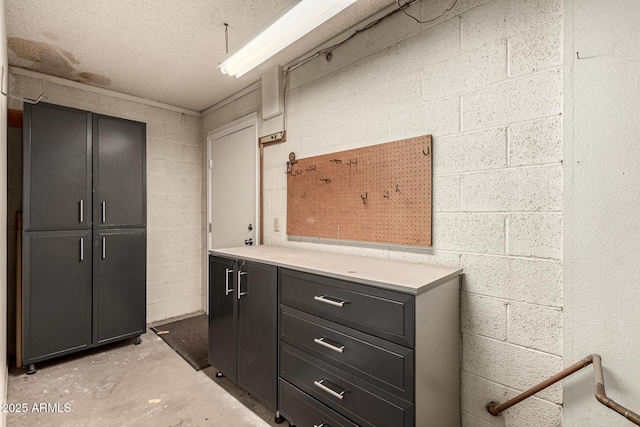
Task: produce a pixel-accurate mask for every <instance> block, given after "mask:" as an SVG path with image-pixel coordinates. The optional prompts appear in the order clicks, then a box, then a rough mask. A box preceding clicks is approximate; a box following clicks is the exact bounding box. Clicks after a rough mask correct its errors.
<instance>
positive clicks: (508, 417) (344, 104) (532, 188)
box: [203, 0, 563, 427]
mask: <svg viewBox="0 0 640 427" xmlns="http://www.w3.org/2000/svg"><path fill="white" fill-rule="evenodd" d="M450 5H451V1H450V0H438V1H428V2H418V3H415V4H413V5H411V6H410V8H409V10H408V11H409V12H410V13H412V14H414V15H416V16H418V17H419V18H422V19H423V20H427V19H432V18H435V17H437V16H438V15H440V13H442V11H444V10H445V9H446V8H447V7H449V6H450ZM562 13H563V7H562V1H561V0H540V1H536V2H531V1H526V0H489V1H487V0H465V1H458V2H457V4H456V5H455V7H454V9H453V10H452V11H451V12H449V13H447V14H446V15H445V16H443V17H441V18H439V19H437V20H436V21H434V22H431V23H428V24H422V25H421V24H417V23H416V22H414V21H413V20H411V19H410V18H407V17H406V16H404V15H402V14H401V13H396V14H395V15H393V16H391V17H389V18H386V19H385V20H384V21H382V22H381V23H380V24H378V25H377V26H375V27H373V28H372V29H370V30H368V31H366V32H364V33H361V34H360V35H358V36H356V37H354V38H352V39H351V40H350V41H348V42H347V43H345V44H344V45H343V46H341V47H340V48H338V49H336V50H335V51H334V52H333V58H332V60H331V61H330V62H327V61H326V60H325V58H324V57H319V58H316V59H314V60H312V61H310V62H308V63H306V64H304V65H302V66H300V67H299V68H296V69H294V70H293V71H291V72H290V74H289V76H288V79H289V80H288V85H287V95H286V100H287V102H286V110H287V112H286V114H287V117H286V129H287V132H288V141H287V142H286V143H283V144H278V145H273V146H270V147H267V148H265V152H264V159H265V170H264V193H263V197H264V201H265V221H264V224H265V227H264V231H265V236H266V242H265V243H267V244H272V245H282V246H295V247H303V248H310V249H316V250H324V251H332V252H340V253H351V254H357V255H365V256H370V257H379V258H390V259H396V260H403V261H409V262H422V263H435V264H443V265H451V266H460V267H463V268H464V272H465V276H464V280H463V286H462V295H461V297H462V298H461V337H462V341H461V342H462V351H461V360H462V371H463V372H462V385H461V390H462V414H461V417H462V421H463V425H464V426H517V427H522V426H541V425H544V426H560V425H562V407H561V404H562V390H561V388H560V386H559V385H556V386H555V387H552V388H550V389H548V390H546V391H545V392H542V393H540V394H539V395H537V396H536V397H533V398H531V399H529V400H528V401H526V402H523V403H521V404H520V405H519V406H518V407H515V408H513V409H511V410H509V411H508V412H507V413H505V414H504V415H503V416H502V417H500V418H494V417H492V416H491V415H489V414H488V413H487V412H486V410H485V409H484V407H485V405H486V403H488V402H489V401H491V400H495V401H498V402H504V401H505V400H507V399H508V398H510V397H513V396H514V395H516V394H517V393H518V391H521V390H524V389H526V388H528V387H530V386H533V385H535V384H536V383H538V382H539V381H541V380H543V379H545V378H546V377H548V376H550V375H552V374H554V373H556V372H558V371H560V370H561V369H562V367H563V360H562V305H563V304H562V259H561V258H562V207H563V188H562V182H563V169H562V148H563V147H562V116H561V113H562V105H563V94H562V84H563V73H562V55H563V52H562V42H563V40H562V39H563V33H562V31H563V30H562V29H563V22H562V18H563V16H562ZM253 93H254V95H249V96H245V97H243V99H242V100H241V101H239V102H237V105H236V103H231V104H228V105H226V106H224V107H223V108H221V109H220V110H219V111H215V112H213V113H211V115H210V117H205V118H204V119H203V122H204V123H211V124H213V123H218V124H221V123H223V122H225V121H229V120H231V119H232V118H236V117H240V116H242V115H243V114H246V112H248V111H255V110H257V109H259V102H260V99H259V91H256V92H253ZM212 128H213V127H212V126H209V127H207V126H205V131H206V130H207V129H208V130H210V129H212ZM266 128H267V126H266V124H264V123H263V124H262V131H261V132H260V134H261V135H264V134H267V133H269V132H268V131H267V129H266ZM276 130H277V129H276ZM423 134H432V135H433V162H434V163H433V248H432V249H431V250H416V249H410V248H402V247H393V246H389V247H384V246H382V247H381V246H367V245H366V244H365V245H359V244H339V243H335V242H324V241H320V240H318V241H316V240H311V239H305V240H303V241H299V240H295V239H288V237H287V236H286V217H287V212H286V180H285V176H284V173H283V172H284V168H285V162H286V161H287V158H288V154H289V152H291V151H293V152H295V153H296V155H297V157H299V158H304V157H309V156H315V155H320V154H325V153H330V152H335V151H340V150H346V149H351V148H357V147H362V146H368V145H373V144H379V143H384V142H388V141H394V140H398V139H402V138H407V137H412V136H417V135H423ZM275 218H278V219H279V221H280V232H275V231H274V229H273V220H274V219H275Z"/></svg>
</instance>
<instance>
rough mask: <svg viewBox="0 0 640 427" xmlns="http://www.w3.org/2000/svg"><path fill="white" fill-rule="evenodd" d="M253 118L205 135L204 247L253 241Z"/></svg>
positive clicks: (255, 147)
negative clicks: (206, 201)
mask: <svg viewBox="0 0 640 427" xmlns="http://www.w3.org/2000/svg"><path fill="white" fill-rule="evenodd" d="M256 128H257V119H256V116H255V115H252V116H251V117H249V118H248V119H247V118H245V119H241V120H239V121H237V122H234V123H232V124H231V125H229V126H226V127H225V128H224V129H222V130H219V131H213V132H212V133H211V134H210V135H209V137H208V138H207V145H208V150H207V152H208V156H209V158H208V171H209V174H208V175H209V176H208V184H209V185H208V187H209V190H208V197H207V200H208V212H209V214H208V217H209V232H208V238H207V242H208V245H207V246H208V248H209V249H215V248H228V247H234V246H242V245H245V244H247V243H252V244H254V245H255V244H257V242H256V236H257V235H258V234H257V225H258V224H257V222H256V218H258V212H257V206H258V199H257V197H258V191H257V188H258V185H257V179H256V176H257V173H256V170H257V167H256V165H257V155H258V141H257V132H256Z"/></svg>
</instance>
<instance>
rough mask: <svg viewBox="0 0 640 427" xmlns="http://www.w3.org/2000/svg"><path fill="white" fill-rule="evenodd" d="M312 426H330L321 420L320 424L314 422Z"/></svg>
mask: <svg viewBox="0 0 640 427" xmlns="http://www.w3.org/2000/svg"><path fill="white" fill-rule="evenodd" d="M313 427H331V426H330V425H329V424H327V423H325V422H324V421H323V422H322V424H314V425H313Z"/></svg>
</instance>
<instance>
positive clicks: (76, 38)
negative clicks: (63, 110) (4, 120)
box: [5, 0, 394, 111]
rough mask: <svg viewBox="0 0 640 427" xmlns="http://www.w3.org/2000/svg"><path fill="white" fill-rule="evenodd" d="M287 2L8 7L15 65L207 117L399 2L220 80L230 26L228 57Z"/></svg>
mask: <svg viewBox="0 0 640 427" xmlns="http://www.w3.org/2000/svg"><path fill="white" fill-rule="evenodd" d="M289 1H290V0H268V1H267V0H180V1H176V0H135V1H122V0H100V1H86V0H63V1H62V0H60V1H50V0H49V1H43V0H6V1H5V9H6V10H5V14H6V23H7V40H8V47H9V64H10V65H13V66H15V67H20V68H26V69H29V70H33V71H38V72H41V73H44V74H50V75H54V76H57V77H63V78H66V79H71V80H75V81H79V82H83V83H87V84H90V85H95V86H99V87H103V88H107V89H111V90H115V91H118V92H123V93H126V94H130V95H135V96H139V97H142V98H147V99H150V100H153V101H158V102H163V103H166V104H170V105H173V106H176V107H182V108H186V109H190V110H194V111H202V110H205V109H206V108H208V107H210V106H211V105H213V104H215V103H217V102H219V101H221V100H223V99H225V98H226V97H228V96H230V95H232V94H234V93H236V92H238V91H239V90H241V89H243V88H245V87H247V86H248V85H250V84H252V83H253V82H255V81H257V80H259V79H260V75H261V74H262V73H263V72H264V71H265V70H267V69H268V68H270V67H271V66H273V65H276V64H279V65H284V64H287V63H289V62H291V61H293V60H294V59H296V58H298V57H299V56H301V55H303V54H305V53H307V52H308V51H310V50H312V49H313V48H315V47H316V46H318V45H320V44H322V43H324V42H325V41H327V40H329V39H330V38H332V37H333V36H335V35H337V34H339V33H341V32H342V31H344V30H346V29H348V28H350V27H352V26H353V25H355V24H357V23H358V22H360V21H362V20H364V19H366V18H367V17H369V16H371V15H373V14H374V13H376V12H378V11H379V10H381V9H383V8H384V7H386V6H388V5H390V4H392V3H394V0H360V1H357V2H356V3H354V4H353V5H351V6H350V7H348V8H347V9H345V10H344V11H343V12H342V13H341V14H339V15H337V16H335V17H334V18H332V19H331V20H329V21H328V22H327V23H325V24H324V25H322V26H320V27H319V28H317V29H316V30H314V31H312V32H311V33H309V34H307V35H306V36H305V37H303V38H302V39H300V40H299V41H297V42H295V43H294V44H292V45H291V46H289V47H288V48H286V49H285V50H284V51H282V52H280V53H279V54H277V55H276V56H274V57H273V58H271V59H270V60H268V61H267V62H265V63H263V64H262V65H261V66H259V67H257V68H256V69H254V70H253V71H251V72H249V73H247V74H246V75H244V76H242V77H241V78H239V79H236V78H235V77H230V76H226V75H223V74H222V73H221V72H220V70H218V69H217V66H218V64H219V62H220V60H221V59H222V58H223V57H224V56H225V54H226V53H225V35H224V25H223V23H225V22H226V23H228V24H229V49H230V50H231V49H233V48H234V47H235V46H236V45H237V44H239V43H241V42H242V41H243V40H244V39H245V38H247V37H249V36H250V35H251V34H252V33H253V32H254V31H256V30H257V29H258V28H259V27H260V26H262V25H263V24H264V23H265V22H266V21H268V20H269V19H270V18H271V17H272V16H273V15H275V14H276V13H278V11H279V10H280V9H282V8H283V7H284V6H286V5H287V4H288V2H289ZM318 1H321V0H318Z"/></svg>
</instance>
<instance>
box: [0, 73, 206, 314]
mask: <svg viewBox="0 0 640 427" xmlns="http://www.w3.org/2000/svg"><path fill="white" fill-rule="evenodd" d="M9 88H10V91H11V92H12V93H13V94H15V95H18V96H24V97H31V98H34V97H37V96H38V95H39V94H40V93H41V92H44V93H45V96H44V98H43V100H44V101H46V102H50V103H53V104H59V105H64V106H68V107H73V108H81V109H85V110H89V111H92V112H95V113H100V114H106V115H110V116H115V117H122V118H125V119H130V120H136V121H141V122H145V123H146V124H147V321H148V322H155V321H158V320H162V319H166V318H170V317H175V316H179V315H183V314H188V313H193V312H197V311H202V310H204V308H205V307H206V306H205V305H204V301H205V288H204V279H203V277H204V275H203V268H204V263H203V259H204V244H205V242H204V240H203V239H204V216H205V214H204V209H205V207H204V203H203V202H202V200H203V195H204V191H205V189H204V188H203V187H204V186H203V172H202V171H203V167H202V164H203V160H202V159H203V156H202V147H203V144H202V138H201V119H200V116H199V114H198V113H192V114H189V113H186V112H180V111H178V109H171V108H162V107H159V106H156V105H151V104H150V103H145V101H144V100H135V99H134V98H133V97H119V96H118V94H116V93H113V94H110V93H108V92H106V91H95V90H93V88H91V87H89V86H86V85H80V84H76V83H73V84H72V85H68V84H66V82H65V81H63V80H62V79H55V78H54V79H51V78H48V77H44V76H41V77H39V76H38V75H37V74H30V75H29V76H26V75H23V74H22V73H12V74H11V75H10V86H9ZM11 102H12V103H11V104H10V108H13V109H20V110H21V109H22V104H21V103H20V102H16V101H11ZM11 153H12V151H10V152H9V155H11ZM10 161H11V160H10Z"/></svg>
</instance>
